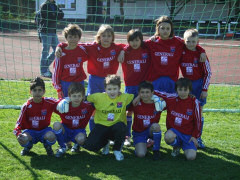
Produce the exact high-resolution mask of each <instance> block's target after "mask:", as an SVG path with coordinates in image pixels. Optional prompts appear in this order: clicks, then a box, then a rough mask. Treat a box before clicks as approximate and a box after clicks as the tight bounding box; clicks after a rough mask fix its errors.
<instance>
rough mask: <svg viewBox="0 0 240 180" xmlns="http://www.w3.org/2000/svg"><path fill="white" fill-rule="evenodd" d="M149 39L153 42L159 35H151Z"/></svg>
mask: <svg viewBox="0 0 240 180" xmlns="http://www.w3.org/2000/svg"><path fill="white" fill-rule="evenodd" d="M149 39H150V40H151V41H152V42H155V41H156V39H157V37H156V36H154V35H153V36H151V37H150V38H149Z"/></svg>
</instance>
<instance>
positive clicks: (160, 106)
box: [152, 95, 166, 111]
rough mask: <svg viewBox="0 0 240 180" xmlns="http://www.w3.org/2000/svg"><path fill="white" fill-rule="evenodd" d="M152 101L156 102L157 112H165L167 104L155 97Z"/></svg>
mask: <svg viewBox="0 0 240 180" xmlns="http://www.w3.org/2000/svg"><path fill="white" fill-rule="evenodd" d="M152 100H153V101H154V104H155V109H156V111H163V109H164V108H165V107H166V102H165V101H164V100H163V99H162V98H160V97H158V96H156V95H153V96H152Z"/></svg>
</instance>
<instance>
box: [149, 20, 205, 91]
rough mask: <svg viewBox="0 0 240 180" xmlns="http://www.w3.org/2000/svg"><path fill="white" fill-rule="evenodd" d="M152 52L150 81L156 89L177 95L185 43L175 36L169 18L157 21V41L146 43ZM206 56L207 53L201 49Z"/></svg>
mask: <svg viewBox="0 0 240 180" xmlns="http://www.w3.org/2000/svg"><path fill="white" fill-rule="evenodd" d="M146 45H147V46H148V47H149V49H150V51H151V62H152V65H151V70H150V74H149V78H148V80H149V81H152V83H153V86H154V89H155V90H158V91H163V92H167V93H175V89H174V87H175V82H176V81H177V79H178V76H179V65H180V59H181V56H182V52H183V47H184V43H183V41H182V40H181V38H179V37H176V36H175V35H174V29H173V23H172V21H171V19H170V18H169V17H167V16H161V17H160V18H158V19H157V20H156V32H155V40H154V41H152V40H148V41H146ZM198 48H199V50H200V51H201V52H203V55H202V56H205V53H204V52H205V51H204V50H203V49H202V48H201V47H199V46H198Z"/></svg>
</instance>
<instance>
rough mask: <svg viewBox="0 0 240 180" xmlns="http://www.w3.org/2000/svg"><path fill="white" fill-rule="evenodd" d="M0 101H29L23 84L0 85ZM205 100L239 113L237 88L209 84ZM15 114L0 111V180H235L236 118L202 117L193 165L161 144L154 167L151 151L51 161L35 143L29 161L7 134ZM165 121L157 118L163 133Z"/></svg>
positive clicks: (239, 132)
mask: <svg viewBox="0 0 240 180" xmlns="http://www.w3.org/2000/svg"><path fill="white" fill-rule="evenodd" d="M46 90H47V92H46V96H53V97H56V92H55V90H54V89H53V88H52V87H51V84H50V83H48V82H47V83H46ZM0 96H1V98H0V104H1V105H22V104H23V103H24V102H25V101H26V100H27V99H28V98H29V82H28V81H20V82H19V81H18V82H15V81H0ZM208 99H209V101H208V104H207V106H206V108H213V109H237V108H238V109H239V107H240V105H239V99H240V87H239V86H220V85H211V87H210V90H209V98H208ZM19 113H20V111H19V110H0V179H84V180H85V179H92V180H94V179H127V180H132V179H177V180H179V179H183V180H185V179H201V180H202V179H224V180H225V179H236V180H238V179H240V171H239V170H240V140H239V138H240V114H239V113H231V114H230V113H212V112H209V113H204V117H205V124H204V132H203V136H202V137H203V140H204V141H205V144H206V146H207V148H206V149H205V150H199V151H198V155H197V159H196V160H195V161H193V162H188V161H186V160H185V158H184V155H183V152H181V155H180V156H178V157H176V158H173V157H171V155H170V153H171V147H169V146H168V145H167V144H166V143H165V142H164V141H163V139H162V144H161V145H162V148H161V155H162V159H161V160H160V161H157V162H155V161H153V160H152V152H151V150H149V152H148V154H147V156H146V157H145V158H142V159H140V158H137V157H135V155H134V147H128V148H127V147H124V148H123V153H124V156H125V160H124V161H122V162H117V161H116V160H115V158H114V155H113V154H112V152H111V151H110V152H111V153H110V155H107V156H103V155H101V153H92V152H89V151H86V150H84V149H81V152H80V153H79V154H73V155H72V154H71V153H70V152H68V153H67V155H66V156H64V157H62V158H59V159H57V158H55V157H48V156H47V155H46V152H45V149H44V148H43V145H42V144H40V143H38V144H36V145H35V146H34V147H33V148H32V150H31V152H32V153H31V155H30V156H24V157H22V156H21V155H20V151H21V150H22V147H21V146H20V145H19V144H18V143H17V140H16V137H15V136H14V135H13V133H12V130H13V128H14V126H15V123H16V121H17V118H18V116H19ZM165 119H166V113H163V114H162V116H161V120H160V125H161V127H162V130H163V132H165V131H166V127H165ZM55 121H59V118H58V116H57V115H53V118H52V123H53V122H55ZM87 131H88V127H87ZM53 149H54V150H56V149H57V144H55V145H54V146H53Z"/></svg>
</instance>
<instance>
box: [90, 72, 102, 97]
mask: <svg viewBox="0 0 240 180" xmlns="http://www.w3.org/2000/svg"><path fill="white" fill-rule="evenodd" d="M104 80H105V77H99V76H94V75H91V74H90V75H89V80H88V88H87V95H90V94H94V93H101V92H105V88H104Z"/></svg>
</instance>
